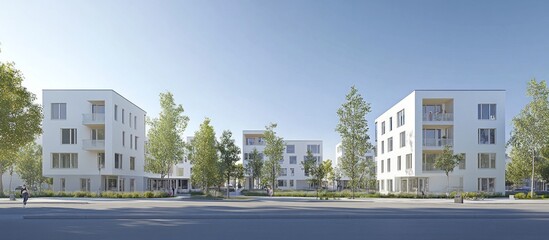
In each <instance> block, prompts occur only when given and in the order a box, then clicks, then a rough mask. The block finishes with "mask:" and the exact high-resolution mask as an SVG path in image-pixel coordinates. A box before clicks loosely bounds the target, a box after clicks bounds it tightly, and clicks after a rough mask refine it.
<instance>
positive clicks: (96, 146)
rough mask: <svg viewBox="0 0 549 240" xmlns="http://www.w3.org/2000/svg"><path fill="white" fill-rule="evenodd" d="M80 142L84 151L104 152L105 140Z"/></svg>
mask: <svg viewBox="0 0 549 240" xmlns="http://www.w3.org/2000/svg"><path fill="white" fill-rule="evenodd" d="M82 142H83V144H82V149H84V150H88V151H89V150H105V140H91V139H85V140H83V141H82Z"/></svg>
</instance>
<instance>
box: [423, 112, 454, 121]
mask: <svg viewBox="0 0 549 240" xmlns="http://www.w3.org/2000/svg"><path fill="white" fill-rule="evenodd" d="M423 121H424V122H451V121H454V114H453V113H423Z"/></svg>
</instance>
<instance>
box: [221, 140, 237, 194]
mask: <svg viewBox="0 0 549 240" xmlns="http://www.w3.org/2000/svg"><path fill="white" fill-rule="evenodd" d="M232 135H233V134H232V133H231V131H229V130H226V131H223V134H222V135H221V138H220V139H219V144H218V150H219V160H220V161H221V169H220V170H221V173H222V175H223V176H224V177H225V179H226V180H227V198H229V184H230V182H231V177H233V176H234V175H235V173H236V162H237V161H238V160H240V148H239V147H238V146H237V145H236V144H235V143H234V139H232V138H231V137H232Z"/></svg>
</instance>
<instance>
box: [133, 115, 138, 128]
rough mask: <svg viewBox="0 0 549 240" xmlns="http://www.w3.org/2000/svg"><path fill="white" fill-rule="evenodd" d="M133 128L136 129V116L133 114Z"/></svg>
mask: <svg viewBox="0 0 549 240" xmlns="http://www.w3.org/2000/svg"><path fill="white" fill-rule="evenodd" d="M133 129H137V116H133Z"/></svg>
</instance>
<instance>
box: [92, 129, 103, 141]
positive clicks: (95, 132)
mask: <svg viewBox="0 0 549 240" xmlns="http://www.w3.org/2000/svg"><path fill="white" fill-rule="evenodd" d="M91 138H92V140H105V129H104V128H94V129H92V130H91Z"/></svg>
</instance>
